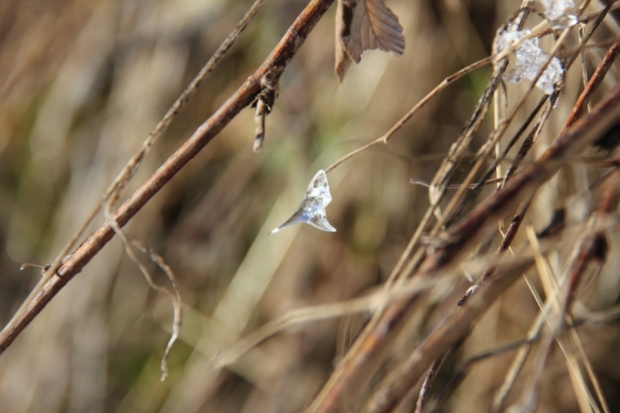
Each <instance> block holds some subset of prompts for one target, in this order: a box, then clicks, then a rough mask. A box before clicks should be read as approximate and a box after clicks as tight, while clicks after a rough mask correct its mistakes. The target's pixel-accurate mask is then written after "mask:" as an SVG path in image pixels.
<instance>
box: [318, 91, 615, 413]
mask: <svg viewBox="0 0 620 413" xmlns="http://www.w3.org/2000/svg"><path fill="white" fill-rule="evenodd" d="M619 117H620V84H619V85H616V86H615V87H614V89H613V90H612V91H610V92H609V93H608V94H607V95H606V97H605V99H603V100H602V101H601V102H600V103H599V104H598V105H597V106H596V108H595V109H594V110H593V111H592V112H591V113H590V114H588V116H586V117H584V118H583V119H582V120H581V121H579V122H578V123H577V124H575V125H574V127H573V128H571V129H570V130H569V131H568V132H566V133H565V134H563V135H562V136H560V137H559V138H558V139H557V140H556V141H555V143H554V144H553V145H552V146H551V147H550V148H549V149H548V150H547V151H546V152H545V153H544V154H543V155H542V156H541V157H540V158H539V159H538V160H537V161H536V162H535V163H533V164H532V165H529V166H527V167H525V168H524V169H523V170H522V171H521V172H520V173H518V174H516V175H515V176H514V178H513V179H511V180H510V181H509V182H508V183H507V184H506V186H505V187H504V188H502V189H501V190H500V191H498V192H496V193H495V194H493V195H492V196H490V197H488V198H487V199H486V200H484V201H483V202H482V203H480V204H479V205H478V206H477V207H476V208H474V210H472V212H471V213H470V214H469V215H468V216H467V217H466V218H465V219H464V220H463V221H461V222H460V223H458V224H456V225H455V226H454V228H453V229H452V230H450V231H449V233H448V234H446V235H447V236H446V237H445V239H446V241H445V243H444V244H443V245H440V246H438V247H437V248H436V250H435V251H434V253H433V254H432V255H430V256H429V257H428V258H427V259H426V260H425V261H424V262H423V263H422V265H421V269H420V270H419V272H418V276H421V277H426V276H433V274H435V273H436V272H437V271H438V270H439V269H443V268H446V267H447V266H448V265H449V264H450V263H451V262H454V260H455V258H456V257H458V256H460V255H461V254H463V253H464V252H465V251H466V250H467V247H469V246H470V245H472V243H474V242H475V239H476V238H477V237H476V235H480V232H481V229H482V228H484V227H485V225H484V224H485V223H487V222H490V221H491V220H495V219H496V218H497V217H498V216H500V215H501V214H503V213H504V212H505V211H506V209H509V208H513V207H514V206H515V205H516V204H518V203H519V202H520V200H522V199H527V197H529V196H531V195H532V194H533V193H534V192H535V190H536V189H537V188H538V187H539V186H540V185H542V184H543V183H544V182H546V181H547V180H548V179H550V178H551V177H552V176H553V175H554V174H555V173H556V172H557V170H558V169H559V168H560V167H561V166H562V165H563V164H564V163H565V162H566V161H567V159H568V158H569V157H570V156H573V155H574V154H576V153H579V152H580V151H581V150H582V149H584V148H585V147H586V146H588V145H590V144H592V142H594V141H595V140H596V139H597V138H598V137H599V136H600V135H601V134H603V133H604V132H605V130H606V129H607V128H609V127H610V126H611V125H612V124H613V123H614V122H616V121H617V119H618V118H619ZM508 278H510V282H509V283H508V284H510V283H511V282H512V281H514V280H515V279H516V278H512V277H508ZM506 282H507V281H506V280H505V281H502V282H499V281H498V282H497V284H495V283H494V285H496V286H497V289H495V290H494V293H489V291H485V290H484V289H483V290H481V291H480V293H483V294H484V296H485V297H486V298H485V299H484V300H482V299H480V300H479V299H476V300H475V303H476V305H483V303H484V304H488V303H489V300H490V298H491V297H493V295H492V294H497V293H498V292H499V291H503V290H504V289H505V288H507V287H508V285H506V284H505V283H506ZM489 294H491V295H489ZM418 297H419V296H417V295H416V296H414V297H412V298H411V299H409V300H407V301H400V302H395V303H393V304H392V305H390V307H388V308H387V309H386V310H385V313H384V314H383V315H382V316H381V317H380V318H379V319H378V320H377V322H376V323H375V324H374V326H373V331H372V332H371V334H369V335H367V336H366V337H367V338H366V339H365V340H364V342H362V343H355V344H354V346H353V347H352V350H354V353H352V354H348V355H347V356H345V358H344V360H343V361H342V363H341V364H340V366H339V367H338V369H337V370H336V371H335V372H334V373H333V375H332V377H331V378H330V380H329V381H328V382H327V384H326V385H325V387H324V388H323V390H322V391H321V392H320V393H319V395H318V397H317V399H316V400H315V401H314V403H313V404H312V405H311V406H310V408H309V410H308V411H310V412H332V411H335V410H336V409H337V406H338V400H339V399H340V397H341V395H342V392H343V391H344V389H345V388H347V389H348V390H351V387H350V383H353V382H355V381H359V379H360V375H368V371H367V368H368V367H369V366H372V362H376V358H377V356H378V354H380V353H381V349H382V348H383V346H384V345H385V344H386V342H389V341H390V340H391V339H393V335H394V333H393V332H391V329H392V328H393V327H394V326H395V325H396V326H397V325H399V324H402V322H403V319H404V318H406V314H407V313H409V312H410V311H411V310H412V309H413V308H415V304H416V303H417V299H418ZM474 297H476V296H475V295H474V296H472V298H474ZM495 298H496V297H495ZM476 305H474V303H473V302H472V303H471V304H470V305H466V306H464V307H460V308H461V309H467V310H466V311H465V312H466V313H468V314H469V316H466V315H462V316H461V317H464V318H463V319H462V320H461V321H463V322H464V325H459V328H461V327H463V328H465V327H467V328H469V325H470V324H471V323H473V321H475V319H476V317H473V318H469V317H470V316H472V314H473V313H477V316H479V315H480V314H482V313H483V312H484V311H482V309H481V308H478V307H476ZM472 307H474V308H472ZM486 308H488V307H486ZM455 314H459V312H458V311H457V312H456V313H455ZM457 317H458V316H457ZM465 319H466V321H465ZM453 327H454V325H453ZM396 330H397V329H396ZM457 330H458V329H453V331H444V333H445V334H446V336H443V338H442V339H441V340H440V341H438V342H436V343H435V344H438V345H436V346H433V347H432V348H431V347H424V351H422V352H420V351H421V350H420V351H416V352H414V353H413V354H412V356H411V358H409V359H408V360H405V361H404V362H403V363H402V364H401V365H400V366H399V367H398V368H397V369H396V370H394V371H393V372H392V374H390V375H389V376H388V377H386V379H385V380H384V381H383V382H382V383H381V384H380V385H379V387H378V392H377V393H375V394H374V395H373V398H372V399H371V401H370V403H369V404H368V405H367V406H366V411H372V412H384V411H388V410H389V409H390V408H392V407H394V403H396V402H397V401H398V400H399V399H400V398H401V396H402V394H404V392H405V391H406V390H407V389H408V388H409V387H410V383H412V382H413V381H415V380H416V379H417V378H419V376H420V375H421V374H423V372H424V371H426V369H428V368H429V366H430V365H431V363H432V362H433V361H434V360H435V359H436V358H437V357H438V356H440V355H441V354H443V352H445V351H446V350H447V349H448V348H449V347H450V346H451V345H452V344H454V342H455V341H456V340H457V339H458V338H459V337H460V333H459V332H458V331H457ZM439 344H440V345H439Z"/></svg>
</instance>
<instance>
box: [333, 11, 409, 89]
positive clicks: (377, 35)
mask: <svg viewBox="0 0 620 413" xmlns="http://www.w3.org/2000/svg"><path fill="white" fill-rule="evenodd" d="M371 49H381V50H385V51H390V52H394V53H395V54H397V55H401V54H403V52H404V50H405V37H404V36H403V28H402V26H401V25H400V23H399V22H398V17H397V16H396V15H395V14H394V12H392V10H390V8H389V7H387V6H386V5H385V4H384V3H383V0H339V1H338V9H337V11H336V74H337V75H338V78H339V79H340V81H342V79H343V77H344V74H345V72H346V70H347V68H348V67H349V65H350V64H351V60H353V61H355V63H359V62H360V60H361V58H362V53H363V52H364V51H365V50H371Z"/></svg>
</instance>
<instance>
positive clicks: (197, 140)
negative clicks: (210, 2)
mask: <svg viewBox="0 0 620 413" xmlns="http://www.w3.org/2000/svg"><path fill="white" fill-rule="evenodd" d="M333 2H334V0H312V1H311V2H310V3H309V4H308V5H307V6H306V8H305V9H304V10H303V11H302V12H301V14H300V15H299V16H298V17H297V19H295V21H294V22H293V24H292V25H291V27H289V29H288V30H287V32H286V34H285V35H284V36H283V37H282V39H281V40H280V42H279V43H278V45H277V46H276V47H275V48H274V50H273V51H272V52H271V54H270V55H269V56H268V57H267V59H265V61H264V62H263V64H262V65H261V66H260V67H259V68H258V69H257V70H256V71H255V72H254V74H252V75H251V76H250V77H249V78H248V79H247V80H246V81H245V83H244V84H243V85H241V87H239V89H237V91H236V92H235V93H234V94H233V95H232V96H231V97H230V98H229V99H228V100H227V101H226V102H225V103H224V104H223V105H222V106H221V107H220V108H219V109H218V110H217V111H216V112H215V113H214V114H213V115H212V116H211V117H210V118H209V119H207V120H206V121H205V122H204V123H203V124H202V125H200V126H199V127H198V129H196V131H195V132H194V134H193V135H192V136H191V137H190V138H189V139H188V140H187V141H186V142H185V144H183V146H181V147H180V148H179V149H178V150H177V151H176V152H175V153H173V154H172V155H171V156H170V157H169V158H168V159H167V160H166V161H165V162H164V163H163V165H161V166H160V167H159V169H157V171H155V173H153V174H152V175H151V176H150V177H149V178H148V180H147V181H146V182H145V183H144V184H143V185H141V186H140V188H138V189H137V190H136V191H135V192H134V193H133V195H132V196H131V197H130V198H129V199H128V200H127V201H125V203H123V205H121V206H120V207H119V209H118V210H117V211H116V213H115V214H114V216H113V218H114V219H115V220H116V222H117V223H118V225H119V226H121V227H122V226H124V225H125V224H127V222H129V220H130V219H131V218H132V217H133V216H134V215H136V214H137V213H138V212H139V211H140V210H141V209H142V208H143V207H144V206H145V205H146V203H147V202H148V201H149V200H150V199H151V198H152V197H153V196H154V195H155V194H157V193H158V192H159V191H160V190H161V189H162V188H163V187H164V185H166V184H167V183H168V182H169V181H170V180H171V179H172V178H173V177H174V176H175V175H176V174H177V173H178V172H179V171H180V170H181V169H182V168H183V167H184V166H185V165H186V164H187V163H188V162H189V161H191V160H192V159H193V158H194V157H195V156H196V155H197V154H198V153H199V152H200V151H201V150H202V149H203V148H204V147H205V146H206V145H207V144H208V143H209V142H211V140H212V139H213V138H214V137H215V136H217V134H218V133H219V132H220V131H221V130H222V129H224V127H225V126H226V125H228V123H230V121H231V120H232V119H234V118H235V116H237V115H238V114H239V112H241V110H242V109H244V108H245V107H247V106H249V105H250V104H251V103H252V102H253V101H254V100H255V99H256V97H257V96H258V94H259V93H260V92H261V80H262V79H263V77H264V76H265V75H266V74H267V73H270V72H272V71H273V70H274V69H275V70H284V68H285V67H286V66H287V64H288V63H289V61H290V60H291V59H292V58H293V56H294V55H295V53H297V51H298V50H299V48H300V47H301V45H302V44H303V43H304V41H305V40H306V38H307V36H308V34H309V33H310V32H311V31H312V29H313V28H314V26H315V25H316V23H317V22H318V21H319V19H320V18H321V17H322V16H323V14H325V12H326V11H327V9H328V8H329V7H330V6H331V4H332V3H333ZM114 234H115V232H114V229H113V228H112V226H111V225H110V224H108V223H105V224H103V225H102V226H101V227H100V228H99V229H98V230H97V231H96V232H94V233H93V234H92V235H91V236H90V237H89V238H88V239H87V240H86V241H84V242H83V243H82V244H81V245H80V246H79V247H78V248H77V249H76V250H75V251H74V252H73V253H71V254H70V255H69V256H68V257H67V258H66V259H65V260H64V262H63V264H62V265H61V266H60V268H59V269H58V271H57V273H56V275H54V276H53V277H51V278H50V279H49V280H48V281H47V282H46V283H45V284H44V285H43V286H42V287H41V289H40V290H39V292H38V293H37V294H36V295H35V296H34V298H33V299H32V300H31V301H30V302H29V303H28V304H27V305H26V307H25V308H24V309H23V311H22V312H21V313H20V314H17V316H16V317H15V319H14V320H13V321H12V322H11V323H10V324H9V325H8V326H7V327H6V328H5V330H3V331H2V332H1V333H0V354H2V353H3V352H4V351H5V350H6V349H7V348H8V347H9V346H10V345H11V343H12V342H13V341H14V340H15V338H16V337H17V336H18V335H19V334H20V333H21V332H22V331H23V330H24V328H26V326H27V325H28V324H29V323H30V322H31V321H32V320H33V319H34V318H35V317H36V316H37V315H38V314H39V313H40V312H41V310H43V308H45V306H46V305H47V304H48V303H49V302H50V301H51V300H52V298H54V296H55V295H56V294H57V293H58V292H59V291H60V290H61V289H62V288H63V287H64V286H65V285H66V284H67V283H68V282H69V281H70V280H71V279H73V277H75V276H76V275H77V274H78V273H79V272H80V271H81V270H82V268H84V266H85V265H86V264H88V262H89V261H90V260H91V259H92V258H93V257H94V256H95V255H97V253H98V252H99V251H100V250H101V249H102V248H103V247H104V246H105V245H106V244H107V243H108V242H109V241H110V240H111V239H112V237H114Z"/></svg>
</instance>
